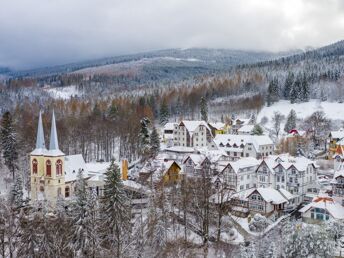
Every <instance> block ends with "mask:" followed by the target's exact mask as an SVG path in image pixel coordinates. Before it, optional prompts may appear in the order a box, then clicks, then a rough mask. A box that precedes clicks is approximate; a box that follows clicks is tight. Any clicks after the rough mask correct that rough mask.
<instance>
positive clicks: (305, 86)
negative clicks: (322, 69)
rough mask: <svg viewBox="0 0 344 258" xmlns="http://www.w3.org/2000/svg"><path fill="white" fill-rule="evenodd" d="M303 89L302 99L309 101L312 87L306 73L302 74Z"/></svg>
mask: <svg viewBox="0 0 344 258" xmlns="http://www.w3.org/2000/svg"><path fill="white" fill-rule="evenodd" d="M301 89H302V99H301V100H302V101H304V102H307V101H309V95H310V89H309V83H308V80H307V75H306V73H303V75H302V81H301Z"/></svg>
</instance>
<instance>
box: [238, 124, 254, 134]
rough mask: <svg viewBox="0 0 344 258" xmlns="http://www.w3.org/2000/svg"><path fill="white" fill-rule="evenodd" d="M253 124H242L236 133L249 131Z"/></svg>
mask: <svg viewBox="0 0 344 258" xmlns="http://www.w3.org/2000/svg"><path fill="white" fill-rule="evenodd" d="M253 128H254V125H243V126H242V127H240V128H239V129H238V133H251V132H252V130H253Z"/></svg>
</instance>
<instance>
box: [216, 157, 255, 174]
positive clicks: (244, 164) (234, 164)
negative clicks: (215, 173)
mask: <svg viewBox="0 0 344 258" xmlns="http://www.w3.org/2000/svg"><path fill="white" fill-rule="evenodd" d="M258 165H259V161H258V160H257V159H255V158H253V157H245V158H241V159H238V160H237V161H230V162H228V164H227V165H226V166H225V167H224V169H222V171H224V170H225V169H226V168H227V167H228V166H230V167H231V168H232V169H233V170H234V172H235V173H236V174H237V173H238V172H239V171H240V169H243V168H249V167H254V166H258Z"/></svg>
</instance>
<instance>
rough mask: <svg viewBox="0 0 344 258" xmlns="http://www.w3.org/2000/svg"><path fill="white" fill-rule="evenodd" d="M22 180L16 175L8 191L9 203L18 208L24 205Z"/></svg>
mask: <svg viewBox="0 0 344 258" xmlns="http://www.w3.org/2000/svg"><path fill="white" fill-rule="evenodd" d="M23 196H24V193H23V181H22V179H21V176H20V175H18V176H17V178H16V180H15V182H14V184H13V186H12V189H11V192H10V203H11V205H12V207H15V208H16V209H19V208H21V207H23V206H24V199H23Z"/></svg>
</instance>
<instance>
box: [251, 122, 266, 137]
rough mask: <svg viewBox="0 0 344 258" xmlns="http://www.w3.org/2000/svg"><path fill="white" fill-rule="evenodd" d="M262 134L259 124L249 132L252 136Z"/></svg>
mask: <svg viewBox="0 0 344 258" xmlns="http://www.w3.org/2000/svg"><path fill="white" fill-rule="evenodd" d="M263 133H264V132H263V128H262V127H261V126H260V125H259V124H256V125H255V126H254V127H253V129H252V132H251V134H253V135H263Z"/></svg>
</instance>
